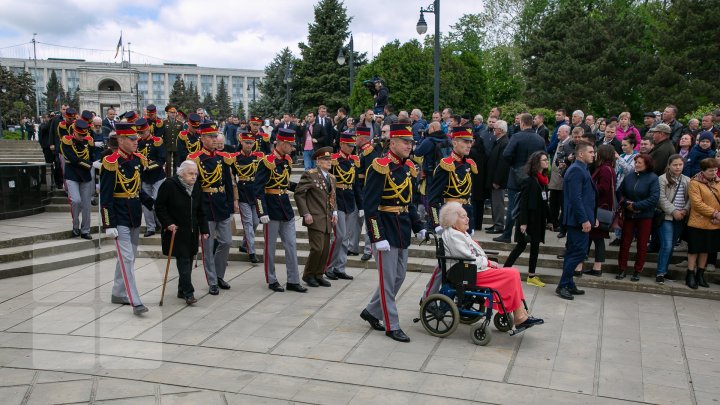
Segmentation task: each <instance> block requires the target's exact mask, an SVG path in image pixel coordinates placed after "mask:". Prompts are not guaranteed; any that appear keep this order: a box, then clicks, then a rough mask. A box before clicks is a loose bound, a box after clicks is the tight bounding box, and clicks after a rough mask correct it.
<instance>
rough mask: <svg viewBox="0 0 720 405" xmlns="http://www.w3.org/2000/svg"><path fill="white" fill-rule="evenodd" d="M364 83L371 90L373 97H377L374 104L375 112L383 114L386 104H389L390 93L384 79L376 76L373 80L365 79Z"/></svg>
mask: <svg viewBox="0 0 720 405" xmlns="http://www.w3.org/2000/svg"><path fill="white" fill-rule="evenodd" d="M363 85H364V86H365V87H366V88H367V89H368V91H370V94H372V96H373V98H374V99H375V105H374V106H373V113H375V114H382V113H383V112H384V111H385V106H386V105H387V104H388V96H389V95H390V93H389V91H388V89H387V87H385V85H384V84H383V82H382V79H380V78H379V77H377V76H375V77H373V78H372V80H365V81H364V82H363Z"/></svg>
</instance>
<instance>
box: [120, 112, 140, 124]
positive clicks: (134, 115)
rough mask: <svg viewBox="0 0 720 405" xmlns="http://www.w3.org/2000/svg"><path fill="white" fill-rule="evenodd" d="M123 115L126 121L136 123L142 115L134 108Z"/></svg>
mask: <svg viewBox="0 0 720 405" xmlns="http://www.w3.org/2000/svg"><path fill="white" fill-rule="evenodd" d="M121 117H122V118H123V119H124V120H125V122H129V123H130V124H134V123H135V121H137V120H138V118H140V116H139V115H138V114H137V113H136V112H135V111H133V110H130V111H126V112H124V113H123V114H122V115H121Z"/></svg>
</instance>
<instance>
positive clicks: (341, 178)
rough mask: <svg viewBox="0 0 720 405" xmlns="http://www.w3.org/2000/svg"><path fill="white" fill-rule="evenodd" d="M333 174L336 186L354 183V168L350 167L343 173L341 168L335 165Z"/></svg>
mask: <svg viewBox="0 0 720 405" xmlns="http://www.w3.org/2000/svg"><path fill="white" fill-rule="evenodd" d="M333 174H334V175H335V178H337V182H338V184H353V182H354V181H355V167H354V166H350V169H348V170H347V171H345V170H343V169H342V167H340V165H336V166H335V170H334V173H333Z"/></svg>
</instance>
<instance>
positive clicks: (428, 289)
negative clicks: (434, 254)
mask: <svg viewBox="0 0 720 405" xmlns="http://www.w3.org/2000/svg"><path fill="white" fill-rule="evenodd" d="M441 285H442V274H441V273H440V267H439V266H435V270H434V271H433V274H432V276H430V280H428V283H427V285H426V286H425V292H424V293H423V296H422V299H425V298H427V297H428V296H429V295H430V294H435V293H436V292H438V291H440V286H441Z"/></svg>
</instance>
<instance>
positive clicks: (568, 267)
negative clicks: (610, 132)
mask: <svg viewBox="0 0 720 405" xmlns="http://www.w3.org/2000/svg"><path fill="white" fill-rule="evenodd" d="M594 160H595V149H594V148H593V146H592V145H591V144H589V143H586V142H580V143H579V144H578V145H577V146H576V147H575V162H574V163H573V164H572V165H570V167H569V168H568V169H567V171H566V172H565V178H564V184H563V190H564V193H565V196H564V201H563V223H564V224H565V228H566V229H567V244H566V245H565V258H564V260H563V273H562V277H560V282H559V283H558V286H557V288H556V289H555V293H556V294H557V295H558V296H560V298H562V299H566V300H572V299H574V298H575V297H574V296H575V295H583V294H585V291H583V290H578V288H577V287H576V286H575V281H573V274H574V272H575V267H577V265H578V264H579V263H580V262H582V261H583V260H584V259H585V253H587V247H588V243H589V241H590V229H592V227H593V226H596V225H597V221H596V219H595V195H596V193H597V189H596V188H595V183H594V182H593V181H592V178H591V177H590V171H589V170H588V165H590V164H591V163H592V162H593V161H594Z"/></svg>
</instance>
